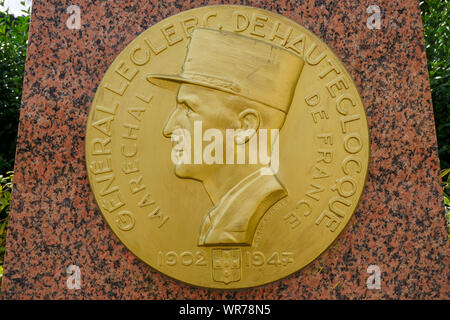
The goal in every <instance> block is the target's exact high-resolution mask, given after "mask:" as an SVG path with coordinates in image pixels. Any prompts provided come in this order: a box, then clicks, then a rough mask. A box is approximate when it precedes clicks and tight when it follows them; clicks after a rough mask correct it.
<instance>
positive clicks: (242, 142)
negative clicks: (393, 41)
mask: <svg viewBox="0 0 450 320" xmlns="http://www.w3.org/2000/svg"><path fill="white" fill-rule="evenodd" d="M368 160H369V133H368V126H367V120H366V115H365V111H364V106H363V103H362V101H361V98H360V95H359V93H358V90H357V88H356V86H355V84H354V82H353V80H352V78H351V76H350V74H349V73H348V72H347V70H346V69H345V67H344V65H343V64H342V63H341V61H340V60H339V58H338V57H337V56H336V55H335V54H334V53H333V51H332V50H331V49H330V48H328V47H327V45H326V44H325V43H323V42H322V41H321V40H320V39H319V38H318V37H316V36H315V35H314V34H312V33H311V32H310V31H308V30H307V29H305V28H303V27H302V26H300V25H298V24H296V23H295V22H293V21H291V20H289V19H287V18H285V17H283V16H280V15H277V14H274V13H272V12H269V11H265V10H261V9H256V8H251V7H243V6H210V7H202V8H197V9H193V10H189V11H185V12H182V13H179V14H177V15H174V16H172V17H169V18H167V19H165V20H163V21H161V22H159V23H157V24H155V25H154V26H152V27H151V28H149V29H148V30H146V31H145V32H143V33H142V34H141V35H139V36H138V37H137V38H136V39H135V40H134V41H133V42H131V43H130V44H129V45H128V46H127V47H126V48H125V49H124V50H123V51H122V52H121V53H120V54H119V55H118V57H117V58H116V59H115V61H114V62H113V63H112V64H111V66H110V68H109V69H108V71H107V72H106V74H105V76H104V78H103V80H102V82H101V83H100V85H99V87H98V90H97V93H96V96H95V99H94V101H93V104H92V107H91V110H90V114H89V120H88V125H87V132H86V161H87V168H88V172H89V181H90V185H91V188H92V190H93V192H94V195H95V199H96V201H97V203H98V205H99V207H100V209H101V212H102V214H103V216H104V218H105V220H106V221H107V222H108V224H109V226H110V227H111V228H112V230H113V231H114V233H115V234H116V235H117V237H118V238H119V239H120V240H121V241H122V243H123V244H124V245H125V246H126V247H127V248H128V249H129V250H130V251H131V252H133V253H134V254H135V255H136V256H137V257H139V258H140V259H142V260H143V261H144V262H146V263H147V264H148V265H150V266H151V267H153V268H155V269H156V270H159V271H160V272H162V273H164V274H166V275H168V276H170V277H173V278H175V279H178V280H181V281H183V282H186V283H189V284H193V285H197V286H203V287H211V288H244V287H252V286H258V285H262V284H265V283H269V282H272V281H275V280H278V279H280V278H283V277H285V276H287V275H289V274H291V273H293V272H295V271H297V270H300V269H301V268H303V267H304V266H306V265H307V264H308V263H310V262H311V261H313V260H314V259H316V258H317V257H318V256H319V255H320V254H321V253H322V252H323V251H324V250H326V248H327V247H328V246H330V245H331V243H332V242H333V241H334V240H335V239H336V237H337V236H338V235H339V233H340V232H341V231H342V230H343V229H344V228H345V226H346V224H347V223H348V222H349V220H350V218H351V216H352V214H353V212H354V210H355V209H356V207H357V204H358V201H359V199H360V196H361V194H362V191H363V187H364V183H365V179H366V174H367V168H368Z"/></svg>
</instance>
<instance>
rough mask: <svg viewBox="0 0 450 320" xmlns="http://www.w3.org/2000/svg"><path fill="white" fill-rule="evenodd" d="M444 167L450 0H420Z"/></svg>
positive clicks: (447, 159)
mask: <svg viewBox="0 0 450 320" xmlns="http://www.w3.org/2000/svg"><path fill="white" fill-rule="evenodd" d="M420 9H421V11H422V23H423V31H424V36H425V45H426V52H427V60H428V72H429V78H430V85H431V94H432V97H433V109H434V119H435V121H436V133H437V138H438V147H439V158H440V161H441V168H450V110H449V101H450V17H449V13H450V2H449V1H447V0H425V1H422V2H420Z"/></svg>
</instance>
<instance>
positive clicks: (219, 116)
mask: <svg viewBox="0 0 450 320" xmlns="http://www.w3.org/2000/svg"><path fill="white" fill-rule="evenodd" d="M226 99H227V93H223V92H220V91H218V90H213V89H209V88H206V87H202V86H197V85H192V84H181V85H180V87H179V90H178V94H177V98H176V108H175V109H174V110H173V111H172V113H171V115H170V116H169V119H168V120H167V123H166V125H165V127H164V129H163V134H164V136H165V137H167V138H170V137H171V136H172V135H173V134H176V132H175V131H176V129H184V130H186V131H187V132H189V134H190V137H191V139H190V140H191V151H192V152H194V122H195V121H201V123H202V130H203V133H204V132H205V131H206V130H208V129H218V130H219V131H221V133H222V136H223V137H225V130H226V129H235V128H238V127H239V125H240V122H239V117H238V115H237V113H236V111H234V110H232V109H231V108H228V107H226ZM200 138H201V137H200ZM173 144H175V143H174V142H173ZM207 144H208V143H203V148H204V147H205V145H207ZM202 152H203V150H202ZM223 152H224V154H225V150H223ZM200 156H201V155H200ZM223 162H225V161H223ZM191 163H193V156H192V158H191ZM218 166H223V165H217V164H212V165H208V164H205V163H203V161H202V163H201V164H185V163H180V164H176V165H175V174H176V175H177V176H178V177H180V178H191V179H196V180H200V181H202V180H204V179H205V178H206V177H208V176H209V175H210V174H211V173H212V172H213V171H215V170H217V168H218Z"/></svg>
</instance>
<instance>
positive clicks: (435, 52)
mask: <svg viewBox="0 0 450 320" xmlns="http://www.w3.org/2000/svg"><path fill="white" fill-rule="evenodd" d="M3 4H4V1H2V0H0V5H3ZM420 9H421V11H422V22H423V28H424V35H425V45H426V53H427V59H428V71H429V79H430V84H431V93H432V98H433V108H434V118H435V121H436V132H437V138H438V147H439V157H440V161H441V168H449V167H450V112H449V100H450V85H449V81H450V72H449V71H450V70H449V69H450V46H449V44H450V19H449V11H450V3H449V1H447V0H425V1H422V2H420ZM25 13H26V15H25V16H21V17H14V16H12V15H10V14H8V12H7V13H6V14H5V13H2V12H0V74H1V78H0V292H1V277H2V273H3V258H4V251H5V241H6V229H7V224H8V215H9V203H10V201H11V189H12V180H13V175H12V172H8V171H10V170H12V169H13V166H14V156H15V150H16V137H17V127H18V121H19V112H20V104H21V96H22V85H23V76H24V68H25V59H26V50H27V40H28V27H29V24H30V12H29V11H27V12H25ZM4 172H6V175H2V173H4ZM441 177H442V187H443V190H444V196H445V200H444V201H445V208H446V216H447V219H448V220H447V223H448V230H449V232H450V212H449V210H450V198H449V196H450V170H448V169H447V170H442V172H441Z"/></svg>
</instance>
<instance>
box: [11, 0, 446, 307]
mask: <svg viewBox="0 0 450 320" xmlns="http://www.w3.org/2000/svg"><path fill="white" fill-rule="evenodd" d="M218 3H225V1H223V2H222V1H156V0H152V1H138V0H133V1H99V0H97V1H87V0H86V1H77V4H79V5H80V7H81V17H82V21H81V22H82V28H81V30H69V29H68V28H67V27H66V20H67V18H68V14H67V13H66V8H67V7H68V6H70V5H72V4H73V3H72V2H71V1H66V0H62V1H61V0H51V1H39V0H36V1H33V13H32V20H31V21H32V22H31V30H30V35H31V36H30V42H29V49H28V58H27V67H26V77H25V83H24V91H23V106H22V112H21V119H20V128H19V137H18V148H17V156H16V167H15V184H14V193H13V203H12V211H11V220H10V225H9V235H8V243H7V254H6V263H5V273H4V279H3V284H2V290H3V298H6V299H17V298H24V299H31V298H34V299H36V298H40V299H44V298H45V299H50V298H51V299H61V298H67V299H72V298H73V299H79V298H84V299H94V298H103V299H109V298H111V299H131V298H146V299H174V298H177V299H182V298H200V299H211V298H219V299H222V298H223V299H229V298H235V299H240V298H255V299H304V298H308V299H324V298H339V299H341V298H350V299H360V298H365V299H373V298H409V299H412V298H417V299H422V298H427V299H436V298H441V299H448V298H449V294H450V293H449V292H450V288H449V282H448V276H449V267H448V266H449V265H450V263H449V259H448V257H449V255H448V253H449V250H448V248H449V246H448V244H447V243H446V230H445V219H444V212H443V204H442V192H441V191H440V186H439V172H438V171H439V160H438V157H437V146H436V138H435V129H434V121H433V113H432V106H431V94H430V88H429V83H428V73H427V68H426V56H425V49H424V40H423V32H422V25H421V19H420V11H419V8H418V1H414V0H405V1H382V2H380V4H379V5H380V7H381V10H382V25H381V30H369V29H368V28H367V26H366V20H367V17H368V16H369V14H367V13H366V9H367V7H368V6H369V5H371V4H373V1H365V0H362V1H338V0H305V1H298V2H297V1H296V2H294V1H286V0H277V1H268V0H265V1H256V0H253V1H230V2H229V3H232V4H245V5H252V6H255V7H261V8H264V9H267V10H271V11H274V12H277V13H279V14H282V15H285V16H287V17H288V18H290V19H293V20H294V21H296V22H298V23H300V24H301V25H303V26H305V27H306V28H308V29H310V30H311V31H312V32H314V33H315V34H316V35H318V36H319V37H321V38H322V39H323V40H324V41H325V42H326V43H327V44H328V45H329V46H330V47H331V48H332V49H333V50H334V51H335V52H336V53H337V55H338V56H339V57H340V58H341V59H342V61H343V62H344V64H345V65H346V67H347V68H348V70H349V72H350V73H351V75H352V76H353V78H354V80H355V82H356V84H357V85H358V86H359V88H360V91H361V97H362V99H363V101H364V104H365V106H366V112H367V116H368V121H369V127H370V134H371V160H370V167H369V176H368V181H367V185H366V189H365V191H364V193H363V196H362V200H361V202H360V205H359V207H358V210H357V211H356V213H355V215H354V216H353V218H352V220H351V221H350V223H349V225H348V226H347V227H346V229H345V230H344V232H343V233H342V234H341V235H340V236H339V238H338V239H337V241H336V242H335V243H334V244H333V245H332V247H331V248H330V249H328V250H327V251H326V252H325V253H323V254H322V255H321V256H320V257H319V258H318V259H317V260H316V261H315V262H313V263H312V264H310V265H309V266H307V267H306V268H304V269H303V270H301V271H299V272H297V273H295V274H293V275H291V276H290V277H288V278H285V279H283V280H281V281H277V282H275V283H272V284H269V285H266V286H263V287H257V288H253V289H245V290H237V291H220V290H209V289H202V288H195V287H192V286H190V285H186V284H183V283H180V282H178V281H176V280H173V279H170V278H168V277H166V276H164V275H162V274H160V273H158V272H155V271H153V270H152V269H151V268H150V267H148V266H147V265H145V264H144V263H143V262H141V261H140V260H138V259H137V258H136V257H134V255H133V254H132V253H130V252H129V251H128V250H127V249H126V248H125V247H124V246H123V245H122V244H121V243H120V242H119V240H118V239H117V238H116V237H115V236H114V235H113V233H112V231H111V230H110V229H109V227H108V226H107V225H106V223H105V221H104V220H103V217H102V215H101V213H100V211H99V209H98V208H97V206H96V204H95V201H94V197H93V195H92V193H91V192H90V189H89V184H88V180H87V173H86V169H85V155H84V136H85V125H86V120H87V116H88V111H89V107H90V105H91V102H92V99H93V97H94V94H95V91H96V88H97V86H98V84H99V83H100V81H101V79H102V77H103V75H104V73H105V72H106V70H107V68H108V66H109V65H110V63H111V62H112V61H113V60H114V58H115V57H116V55H117V54H118V53H119V52H120V51H121V50H122V49H123V48H124V47H125V46H126V45H127V44H128V43H129V42H130V41H131V40H133V39H134V38H135V37H136V36H137V35H138V34H140V33H141V32H142V31H144V30H145V29H147V28H149V27H150V26H151V25H152V24H154V23H156V22H158V21H160V20H161V19H163V18H165V17H167V16H170V15H173V14H175V13H178V12H180V11H181V10H186V9H190V8H194V7H197V6H203V5H208V4H218ZM70 264H75V265H78V266H80V267H81V280H82V287H81V290H68V289H67V288H66V279H67V274H66V269H67V267H68V266H69V265H70ZM371 264H376V265H378V266H379V267H380V268H381V272H382V274H381V290H368V289H367V287H366V279H367V277H368V276H369V275H368V274H367V273H366V270H367V267H368V266H369V265H371Z"/></svg>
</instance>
